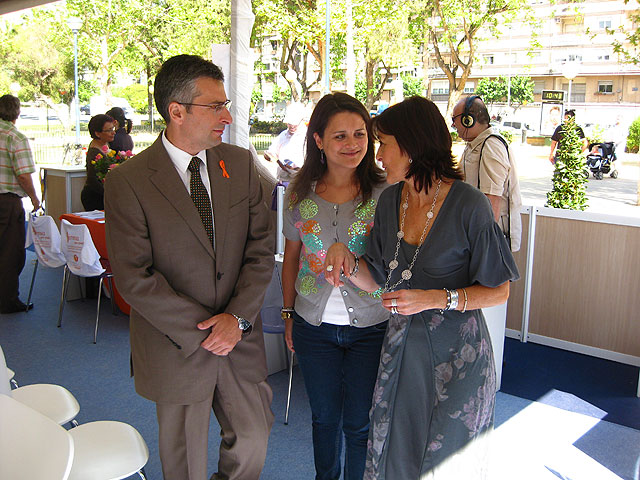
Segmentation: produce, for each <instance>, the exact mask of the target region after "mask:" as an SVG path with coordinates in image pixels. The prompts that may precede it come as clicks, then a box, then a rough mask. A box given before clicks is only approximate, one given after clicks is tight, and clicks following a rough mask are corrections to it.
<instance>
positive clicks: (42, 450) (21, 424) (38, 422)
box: [0, 395, 74, 480]
mask: <svg viewBox="0 0 640 480" xmlns="http://www.w3.org/2000/svg"><path fill="white" fill-rule="evenodd" d="M0 425H2V428H0V478H3V479H4V478H6V479H11V480H33V479H44V478H46V479H47V480H67V479H68V478H69V473H70V471H71V464H72V461H73V453H74V451H73V439H72V438H71V435H69V433H68V432H67V431H66V430H65V429H64V428H62V427H61V426H60V425H58V424H57V423H55V422H54V421H53V420H51V419H50V418H47V417H46V416H44V415H42V414H41V413H39V412H36V411H35V410H33V409H31V408H29V407H27V406H26V405H23V404H22V403H20V402H18V401H17V400H15V399H13V398H11V397H8V396H6V395H0Z"/></svg>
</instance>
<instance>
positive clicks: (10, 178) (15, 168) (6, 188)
mask: <svg viewBox="0 0 640 480" xmlns="http://www.w3.org/2000/svg"><path fill="white" fill-rule="evenodd" d="M35 171H36V167H35V164H34V163H33V156H32V155H31V148H30V147H29V140H28V139H27V137H26V136H25V135H24V134H23V133H21V132H19V131H18V129H17V128H16V126H15V125H14V124H13V123H11V122H7V121H6V120H2V119H0V193H15V194H16V195H20V196H21V197H26V196H27V193H26V192H25V191H24V190H23V189H22V187H21V186H20V184H19V183H18V176H19V175H22V174H24V173H33V172H35Z"/></svg>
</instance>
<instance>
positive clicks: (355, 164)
mask: <svg viewBox="0 0 640 480" xmlns="http://www.w3.org/2000/svg"><path fill="white" fill-rule="evenodd" d="M385 187H386V185H385V183H384V176H383V173H382V170H380V168H378V167H377V166H376V164H375V158H374V149H373V140H372V137H371V135H370V133H369V116H368V114H367V110H366V109H365V108H364V106H363V105H362V104H361V103H360V102H359V101H358V100H356V99H355V98H353V97H351V96H349V95H346V94H344V93H335V94H330V95H326V96H324V97H323V98H322V99H321V100H320V101H319V102H318V104H317V105H316V107H315V109H314V111H313V114H312V115H311V119H310V121H309V127H308V129H307V139H306V158H305V161H304V165H303V166H302V168H301V169H300V171H299V172H298V174H297V175H296V177H295V179H294V180H293V182H292V183H291V185H290V186H289V188H288V190H287V200H286V201H285V205H288V209H286V210H285V214H284V235H285V237H286V246H285V252H284V263H283V266H282V290H283V305H284V307H285V308H283V309H282V316H283V318H284V319H285V325H286V331H285V339H286V342H287V346H288V347H289V349H291V351H294V348H295V352H296V354H297V356H298V363H299V365H300V369H301V370H302V374H303V377H304V383H305V387H306V390H307V394H308V396H309V402H310V404H311V413H312V424H313V452H314V460H315V467H316V479H317V480H329V479H332V480H333V479H338V478H340V473H341V466H340V457H341V454H342V442H343V434H344V438H345V461H344V477H343V478H344V479H346V480H361V479H362V475H363V472H364V464H365V457H366V452H367V438H368V432H369V409H370V407H371V397H372V393H373V386H374V384H375V379H376V373H377V370H378V362H379V359H380V349H381V347H382V339H383V338H384V333H385V330H386V325H387V322H386V320H387V318H388V317H389V312H387V311H386V310H385V309H384V308H382V306H381V304H380V293H379V292H377V293H376V292H374V293H371V294H370V293H368V292H363V291H362V290H360V289H359V288H357V287H355V286H354V285H353V284H352V283H350V282H348V281H345V282H344V284H343V285H341V286H340V288H333V286H332V285H330V284H329V283H327V281H326V280H325V276H324V266H323V262H324V258H325V255H326V253H327V249H328V248H329V246H330V245H331V244H333V243H334V242H337V241H340V242H344V243H346V244H347V245H348V249H349V252H353V254H355V255H358V256H360V255H362V254H364V252H365V249H366V245H367V239H368V236H369V233H370V231H371V227H372V225H373V218H374V213H375V209H376V205H377V201H378V197H379V196H380V193H381V192H382V190H383V189H384V188H385ZM349 272H350V273H351V275H355V274H356V272H357V268H354V267H353V266H352V268H351V270H349Z"/></svg>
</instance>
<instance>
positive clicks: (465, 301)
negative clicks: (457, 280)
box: [461, 288, 468, 313]
mask: <svg viewBox="0 0 640 480" xmlns="http://www.w3.org/2000/svg"><path fill="white" fill-rule="evenodd" d="M462 293H464V305H463V307H462V311H461V313H464V312H466V311H467V300H468V298H467V290H466V289H464V288H463V289H462Z"/></svg>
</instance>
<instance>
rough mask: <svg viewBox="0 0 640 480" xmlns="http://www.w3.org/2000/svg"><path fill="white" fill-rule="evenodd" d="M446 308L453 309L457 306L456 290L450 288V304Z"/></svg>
mask: <svg viewBox="0 0 640 480" xmlns="http://www.w3.org/2000/svg"><path fill="white" fill-rule="evenodd" d="M448 307H449V308H447V310H455V309H456V308H458V290H451V304H450V305H448Z"/></svg>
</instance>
